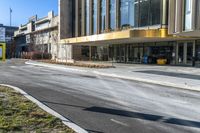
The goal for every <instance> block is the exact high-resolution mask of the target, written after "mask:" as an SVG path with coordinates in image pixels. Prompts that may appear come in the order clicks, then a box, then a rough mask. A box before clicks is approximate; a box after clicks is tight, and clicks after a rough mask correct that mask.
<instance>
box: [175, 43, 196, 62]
mask: <svg viewBox="0 0 200 133" xmlns="http://www.w3.org/2000/svg"><path fill="white" fill-rule="evenodd" d="M176 56H177V58H176V64H178V65H192V64H193V61H194V58H195V42H193V41H191V42H190V41H189V42H178V43H177V54H176Z"/></svg>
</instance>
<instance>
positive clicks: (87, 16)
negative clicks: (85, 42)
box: [85, 0, 90, 35]
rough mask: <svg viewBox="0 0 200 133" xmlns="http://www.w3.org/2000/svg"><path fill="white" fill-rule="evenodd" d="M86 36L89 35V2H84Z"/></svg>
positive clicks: (87, 0)
mask: <svg viewBox="0 0 200 133" xmlns="http://www.w3.org/2000/svg"><path fill="white" fill-rule="evenodd" d="M85 16H86V35H89V34H90V2H89V0H86V12H85Z"/></svg>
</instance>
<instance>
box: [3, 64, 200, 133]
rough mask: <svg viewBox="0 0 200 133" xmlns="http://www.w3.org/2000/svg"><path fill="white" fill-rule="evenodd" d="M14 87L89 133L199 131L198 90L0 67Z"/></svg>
mask: <svg viewBox="0 0 200 133" xmlns="http://www.w3.org/2000/svg"><path fill="white" fill-rule="evenodd" d="M0 84H9V85H13V86H17V87H19V88H21V89H23V90H24V91H26V92H27V93H29V94H30V95H32V96H33V97H35V98H37V99H38V100H39V101H41V102H43V103H44V104H46V105H47V106H49V107H50V108H52V109H54V110H55V111H57V112H58V113H60V114H62V115H63V116H65V117H67V118H68V119H70V120H71V121H73V122H74V123H76V124H77V125H79V126H81V127H82V128H84V129H86V130H87V131H88V132H91V133H199V132H200V92H195V91H186V90H182V89H176V88H169V87H163V86H158V85H153V84H145V83H141V82H135V81H128V80H122V79H118V78H109V77H103V76H99V75H92V74H90V73H84V72H78V71H66V70H65V71H64V70H55V69H53V68H52V69H51V68H45V67H37V66H32V65H25V64H24V62H23V61H15V62H12V61H8V62H7V63H0Z"/></svg>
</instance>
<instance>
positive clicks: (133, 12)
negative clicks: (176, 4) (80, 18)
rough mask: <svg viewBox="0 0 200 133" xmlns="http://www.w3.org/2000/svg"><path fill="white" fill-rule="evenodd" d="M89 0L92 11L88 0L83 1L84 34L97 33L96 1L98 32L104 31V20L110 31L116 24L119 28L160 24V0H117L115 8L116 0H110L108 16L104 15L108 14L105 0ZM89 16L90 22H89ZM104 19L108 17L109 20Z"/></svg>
mask: <svg viewBox="0 0 200 133" xmlns="http://www.w3.org/2000/svg"><path fill="white" fill-rule="evenodd" d="M91 2H92V7H91V8H92V12H90V11H91V10H90V5H91V3H90V0H86V3H85V5H86V6H85V17H86V18H85V20H86V23H85V25H86V35H90V34H97V27H98V26H97V20H98V19H97V18H98V2H100V3H99V5H100V10H99V15H100V16H99V18H100V20H99V21H100V22H99V27H100V28H99V31H100V33H104V32H105V30H106V22H109V24H108V25H109V28H110V30H111V31H114V30H115V29H116V28H117V24H119V26H120V28H121V29H127V28H133V27H144V26H152V25H158V24H161V12H162V11H161V9H162V8H161V7H162V0H119V9H117V2H116V0H110V3H109V8H110V9H109V11H108V14H109V18H107V17H106V15H108V14H107V9H106V8H107V5H106V4H107V0H99V1H98V0H91ZM117 11H119V12H117ZM117 13H119V20H117V16H118V14H117ZM90 17H91V19H92V21H91V22H92V24H90ZM106 19H109V21H107V20H106ZM90 25H92V26H90ZM90 27H91V28H92V29H90ZM90 31H91V32H92V33H90Z"/></svg>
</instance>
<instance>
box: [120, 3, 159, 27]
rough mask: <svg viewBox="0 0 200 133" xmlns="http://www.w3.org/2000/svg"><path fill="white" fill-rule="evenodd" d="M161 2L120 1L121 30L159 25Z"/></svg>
mask: <svg viewBox="0 0 200 133" xmlns="http://www.w3.org/2000/svg"><path fill="white" fill-rule="evenodd" d="M161 2H162V1H161V0H120V26H121V28H124V27H143V26H151V25H157V24H161V20H160V19H161Z"/></svg>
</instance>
